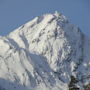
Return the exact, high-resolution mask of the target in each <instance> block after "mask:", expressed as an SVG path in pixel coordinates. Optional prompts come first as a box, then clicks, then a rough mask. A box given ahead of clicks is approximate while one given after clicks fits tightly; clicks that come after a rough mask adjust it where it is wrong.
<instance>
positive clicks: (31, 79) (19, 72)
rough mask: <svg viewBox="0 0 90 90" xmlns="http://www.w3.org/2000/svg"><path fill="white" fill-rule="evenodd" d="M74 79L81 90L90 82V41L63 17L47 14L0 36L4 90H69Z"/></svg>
mask: <svg viewBox="0 0 90 90" xmlns="http://www.w3.org/2000/svg"><path fill="white" fill-rule="evenodd" d="M71 76H74V77H76V78H78V80H79V83H78V86H79V87H80V89H81V90H83V85H84V84H88V83H90V79H89V78H88V76H90V39H89V38H88V37H86V36H85V35H84V34H83V33H82V32H81V31H80V29H79V28H78V27H76V26H75V25H73V24H71V23H70V22H69V21H68V20H67V18H66V17H65V16H64V15H62V14H59V13H58V12H55V13H54V14H44V15H42V16H40V17H36V18H35V19H33V20H32V21H30V22H28V23H26V24H24V25H22V26H21V27H19V28H18V29H16V30H15V31H13V32H11V33H10V34H9V35H7V36H4V37H0V88H2V90H4V89H5V90H69V89H68V84H69V82H70V80H71V78H70V77H71ZM82 79H83V80H82ZM0 90H1V89H0Z"/></svg>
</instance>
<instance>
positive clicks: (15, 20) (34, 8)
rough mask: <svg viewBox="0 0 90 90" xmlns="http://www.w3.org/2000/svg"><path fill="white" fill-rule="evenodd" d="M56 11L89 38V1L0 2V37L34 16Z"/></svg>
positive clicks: (10, 0)
mask: <svg viewBox="0 0 90 90" xmlns="http://www.w3.org/2000/svg"><path fill="white" fill-rule="evenodd" d="M55 11H58V12H60V13H62V14H64V15H65V16H66V17H67V18H68V20H69V21H70V22H71V23H72V24H75V25H76V26H78V27H79V28H80V29H81V30H82V32H84V33H85V34H86V35H88V36H90V0H0V35H1V36H4V35H7V34H9V33H10V32H11V31H13V30H14V29H16V28H18V27H19V26H21V25H22V24H25V23H27V22H28V21H30V20H32V19H33V18H35V17H36V16H40V15H42V14H45V13H54V12H55Z"/></svg>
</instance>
